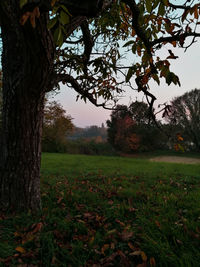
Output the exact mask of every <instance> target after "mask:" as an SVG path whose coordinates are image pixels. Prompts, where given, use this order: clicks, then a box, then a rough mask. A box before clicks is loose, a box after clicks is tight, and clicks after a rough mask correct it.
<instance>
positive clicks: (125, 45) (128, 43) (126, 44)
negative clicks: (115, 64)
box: [123, 41, 135, 47]
mask: <svg viewBox="0 0 200 267" xmlns="http://www.w3.org/2000/svg"><path fill="white" fill-rule="evenodd" d="M134 43H135V41H128V42H127V43H125V44H124V45H123V47H127V46H129V45H131V44H134Z"/></svg>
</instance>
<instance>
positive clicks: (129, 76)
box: [126, 68, 133, 83]
mask: <svg viewBox="0 0 200 267" xmlns="http://www.w3.org/2000/svg"><path fill="white" fill-rule="evenodd" d="M132 75H133V69H132V68H129V70H128V73H127V75H126V83H127V82H129V81H130V78H131V77H132Z"/></svg>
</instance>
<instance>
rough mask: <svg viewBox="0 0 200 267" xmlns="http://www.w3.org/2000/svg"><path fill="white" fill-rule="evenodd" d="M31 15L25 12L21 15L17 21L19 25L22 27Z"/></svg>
mask: <svg viewBox="0 0 200 267" xmlns="http://www.w3.org/2000/svg"><path fill="white" fill-rule="evenodd" d="M30 15H31V13H30V12H26V13H25V14H23V15H22V16H21V18H20V20H19V23H20V24H21V25H24V24H25V23H26V21H27V20H28V18H29V17H30Z"/></svg>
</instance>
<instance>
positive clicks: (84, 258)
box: [0, 154, 200, 267]
mask: <svg viewBox="0 0 200 267" xmlns="http://www.w3.org/2000/svg"><path fill="white" fill-rule="evenodd" d="M41 181H42V183H41V191H42V203H43V207H42V211H41V213H40V214H38V215H35V216H32V215H30V214H20V215H18V216H10V215H2V216H1V217H0V266H17V265H18V266H20V264H21V265H23V264H32V265H33V266H74V267H77V266H93V265H94V266H95V264H96V266H120V267H121V266H137V265H139V264H142V265H140V266H141V267H142V266H159V267H160V266H161V267H162V266H170V267H173V266H174V267H178V266H183V267H187V266H188V267H189V266H191V267H192V266H194V267H197V266H199V262H200V252H199V245H200V165H198V164H194V165H185V164H172V163H171V164H170V163H155V162H149V161H148V160H147V159H144V158H143V159H134V158H122V157H100V156H83V155H81V156H80V155H66V154H43V159H42V171H41ZM17 247H18V249H17V250H18V251H17V250H16V248H17ZM19 248H20V249H19ZM21 248H24V250H21ZM19 250H21V251H19ZM111 264H112V265H111ZM155 264H156V265H155Z"/></svg>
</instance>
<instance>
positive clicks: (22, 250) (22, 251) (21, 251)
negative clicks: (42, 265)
mask: <svg viewBox="0 0 200 267" xmlns="http://www.w3.org/2000/svg"><path fill="white" fill-rule="evenodd" d="M15 250H16V251H18V252H20V253H21V254H23V253H26V250H25V248H23V247H16V248H15Z"/></svg>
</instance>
